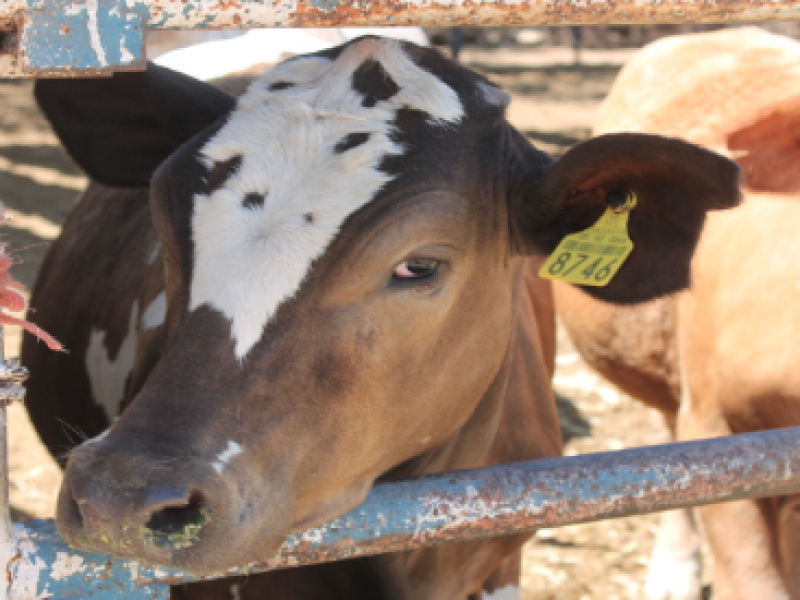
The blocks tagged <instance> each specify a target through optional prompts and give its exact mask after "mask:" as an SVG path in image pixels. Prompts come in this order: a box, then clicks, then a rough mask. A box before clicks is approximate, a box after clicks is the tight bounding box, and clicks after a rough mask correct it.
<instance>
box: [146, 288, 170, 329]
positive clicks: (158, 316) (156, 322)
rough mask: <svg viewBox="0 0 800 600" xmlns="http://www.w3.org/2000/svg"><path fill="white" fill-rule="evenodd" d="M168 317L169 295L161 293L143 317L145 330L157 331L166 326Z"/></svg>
mask: <svg viewBox="0 0 800 600" xmlns="http://www.w3.org/2000/svg"><path fill="white" fill-rule="evenodd" d="M166 317H167V293H166V292H161V293H160V294H159V295H158V296H156V297H155V298H153V301H152V302H151V303H150V304H149V305H148V306H147V308H146V309H145V311H144V314H143V315H142V327H144V328H145V329H155V328H157V327H161V326H162V325H163V324H164V319H166Z"/></svg>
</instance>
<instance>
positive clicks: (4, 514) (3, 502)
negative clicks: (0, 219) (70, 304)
mask: <svg viewBox="0 0 800 600" xmlns="http://www.w3.org/2000/svg"><path fill="white" fill-rule="evenodd" d="M0 210H1V209H0ZM4 344H5V339H4V335H3V325H2V324H0V369H2V370H3V371H5V366H6V353H5V347H4ZM7 413H8V411H7V410H6V403H5V402H0V565H3V574H4V578H5V577H8V575H7V574H8V560H9V558H10V557H9V555H8V549H9V548H10V547H11V539H10V537H11V536H10V535H9V534H10V524H9V517H8V419H7V418H6V417H7V416H8V414H7ZM7 589H8V586H7V585H0V600H6V597H7Z"/></svg>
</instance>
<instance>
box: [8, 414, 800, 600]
mask: <svg viewBox="0 0 800 600" xmlns="http://www.w3.org/2000/svg"><path fill="white" fill-rule="evenodd" d="M797 492H800V428H794V429H784V430H777V431H770V432H761V433H753V434H746V435H738V436H731V437H726V438H718V439H714V440H705V441H699V442H689V443H682V444H667V445H663V446H651V447H647V448H636V449H632V450H625V451H621V452H608V453H603V454H588V455H584V456H577V457H570V458H557V459H548V460H541V461H532V462H525V463H517V464H510V465H502V466H498V467H491V468H486V469H473V470H466V471H457V472H453V473H442V474H439V475H431V476H426V477H421V478H418V479H414V480H409V481H401V482H393V483H386V484H381V485H378V486H375V488H374V490H373V491H372V493H371V494H370V496H369V498H368V499H367V500H366V502H364V504H362V505H361V506H359V507H358V508H356V509H354V510H352V511H350V512H349V513H347V514H345V515H343V516H341V517H339V518H338V519H334V520H333V521H330V522H329V523H326V524H324V525H321V526H320V527H316V528H313V529H310V530H308V531H305V532H302V533H296V534H294V535H292V536H291V537H290V538H289V539H288V540H287V541H286V542H285V543H284V545H283V546H282V548H281V550H280V552H279V553H278V555H277V556H275V557H273V558H271V559H269V560H267V561H264V562H263V563H259V564H254V565H250V566H248V567H246V568H243V569H239V570H236V571H232V572H231V573H230V574H242V573H254V572H259V571H264V570H269V569H275V568H283V567H291V566H297V565H302V564H311V563H318V562H326V561H331V560H341V559H344V558H352V557H357V556H367V555H372V554H379V553H383V552H397V551H401V550H408V549H412V548H419V547H424V546H433V545H436V544H441V543H445V542H454V541H464V540H470V539H479V538H487V537H494V536H500V535H509V534H514V533H524V532H531V531H534V530H536V529H539V528H542V527H557V526H561V525H568V524H573V523H584V522H587V521H595V520H599V519H608V518H614V517H622V516H628V515H636V514H643V513H647V512H657V511H662V510H669V509H674V508H681V507H686V506H694V505H701V504H710V503H716V502H724V501H730V500H737V499H741V498H747V497H760V496H775V495H783V494H790V493H797ZM13 545H14V548H13V550H12V555H14V558H13V559H12V561H11V563H10V564H9V580H10V581H11V582H13V583H12V587H11V589H10V594H9V597H10V598H12V599H15V600H21V599H22V598H38V597H39V596H37V595H36V594H41V593H49V594H52V596H51V597H52V598H76V597H86V598H103V599H105V598H120V597H124V598H137V599H138V598H159V597H166V596H163V595H162V596H158V594H159V593H162V594H163V593H164V592H163V591H159V585H164V584H175V583H180V582H187V581H194V580H195V579H194V578H193V577H191V575H189V574H185V573H179V572H176V571H172V570H168V569H163V568H146V567H143V566H140V565H137V564H136V563H134V562H132V561H130V560H126V559H117V558H113V557H111V556H106V555H100V554H89V553H78V552H75V551H73V550H70V549H69V548H68V547H67V546H66V545H65V544H64V543H63V542H62V541H61V540H60V539H59V538H58V535H57V534H56V532H55V528H54V526H53V524H52V522H41V521H40V522H33V523H29V524H27V525H25V526H21V525H20V526H16V529H15V531H14V536H13ZM221 575H222V574H221ZM221 575H220V576H221ZM131 582H133V583H136V584H138V585H139V586H141V589H140V590H139V591H140V592H141V593H142V594H144V595H140V596H136V595H134V591H133V590H134V588H133V587H132V583H131ZM119 586H122V587H121V588H120V589H122V590H124V593H123V592H118V595H116V596H115V595H113V594H114V593H117V592H115V590H116V589H117V588H118V587H119ZM161 589H162V590H163V588H161ZM87 590H88V591H87ZM90 592H91V594H96V595H90ZM25 594H28V595H25ZM30 594H33V595H30ZM103 594H107V595H103ZM108 594H110V595H108ZM146 594H150V595H149V596H148V595H146Z"/></svg>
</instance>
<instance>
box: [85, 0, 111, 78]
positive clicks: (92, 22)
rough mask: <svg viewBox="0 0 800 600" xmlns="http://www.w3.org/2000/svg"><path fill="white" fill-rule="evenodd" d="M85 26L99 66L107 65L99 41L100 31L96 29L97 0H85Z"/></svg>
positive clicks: (104, 53)
mask: <svg viewBox="0 0 800 600" xmlns="http://www.w3.org/2000/svg"><path fill="white" fill-rule="evenodd" d="M86 13H87V16H88V18H87V19H86V26H87V27H88V29H89V39H90V40H91V44H92V50H94V52H95V54H96V55H97V60H98V62H99V63H100V66H102V67H107V66H108V60H106V51H105V49H104V48H103V44H101V43H100V31H99V30H98V29H97V0H86Z"/></svg>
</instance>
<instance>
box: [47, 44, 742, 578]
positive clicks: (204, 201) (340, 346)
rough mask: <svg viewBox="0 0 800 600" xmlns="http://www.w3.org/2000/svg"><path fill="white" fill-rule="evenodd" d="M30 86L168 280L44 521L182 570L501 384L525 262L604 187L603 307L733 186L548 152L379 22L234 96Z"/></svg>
mask: <svg viewBox="0 0 800 600" xmlns="http://www.w3.org/2000/svg"><path fill="white" fill-rule="evenodd" d="M37 97H38V99H39V102H40V104H41V106H42V107H43V109H44V110H45V112H46V114H47V115H48V117H49V118H50V120H51V122H52V123H53V124H54V126H55V128H56V131H57V132H58V133H59V135H60V137H61V138H62V140H63V141H64V144H65V145H66V146H67V148H68V150H69V151H70V152H71V154H72V155H73V157H74V158H75V159H76V160H77V161H78V162H79V164H81V165H82V166H83V167H84V168H85V169H86V170H87V172H88V173H89V174H90V175H91V176H92V177H93V178H95V179H97V180H99V181H101V182H103V183H106V184H108V185H117V186H149V189H150V202H151V212H152V216H153V221H154V223H155V226H156V228H157V230H158V233H159V236H160V239H161V242H162V248H163V249H162V255H163V260H164V263H165V276H164V279H165V281H164V285H165V288H166V292H167V298H168V310H167V319H166V322H165V324H164V327H165V329H166V335H165V338H166V340H167V341H166V345H165V348H164V350H163V358H162V359H161V360H160V362H159V364H158V365H157V367H156V368H155V370H154V371H153V372H152V374H151V375H150V376H149V378H148V379H147V381H146V383H145V384H144V386H143V388H142V389H141V391H140V392H139V394H138V395H137V397H136V398H135V399H134V400H133V402H132V403H131V405H130V407H129V408H128V410H127V411H126V412H125V413H124V414H123V415H122V416H121V418H120V419H119V420H118V421H117V422H116V423H115V424H114V426H113V427H112V428H111V430H110V432H109V433H108V434H107V435H106V436H105V437H104V438H103V439H100V440H96V441H92V442H90V443H87V444H85V445H83V446H82V447H80V448H78V449H77V450H76V451H74V453H73V454H72V456H71V459H70V462H69V465H68V468H67V472H66V478H65V482H64V486H63V488H62V492H61V498H60V503H59V509H58V521H59V527H60V531H61V532H62V534H63V535H64V537H65V538H66V539H67V540H68V541H69V542H70V543H71V544H73V545H75V546H78V547H81V548H85V549H91V550H105V551H111V552H114V553H116V554H121V555H128V556H134V557H137V558H141V559H145V560H149V561H152V562H157V563H162V564H169V565H174V566H179V567H182V568H186V569H189V570H192V571H195V572H207V571H219V570H220V569H222V568H224V567H230V566H235V565H240V564H244V563H247V562H250V561H253V560H256V559H261V558H265V557H267V556H268V555H270V554H271V553H272V552H274V551H275V550H276V548H277V547H278V545H279V544H280V543H281V541H282V540H283V539H284V538H285V537H286V535H287V534H288V533H289V532H290V531H293V530H298V529H302V528H305V527H308V526H312V525H316V524H319V523H321V522H324V521H326V520H328V519H330V518H333V517H335V516H337V515H339V514H341V513H342V512H344V511H346V510H347V509H349V508H351V507H353V506H355V505H356V504H358V503H359V502H361V501H362V500H363V499H364V497H365V495H366V494H367V493H368V491H369V490H370V487H371V486H372V484H373V483H374V482H375V480H376V479H377V478H379V477H381V476H382V475H384V474H386V473H388V472H390V471H392V470H393V469H394V468H396V467H398V466H399V465H402V464H404V463H406V462H407V461H410V460H412V459H414V458H415V457H419V456H421V455H424V454H425V453H428V452H431V451H433V450H434V449H436V448H440V447H442V446H443V445H444V444H446V442H447V441H448V440H449V439H450V438H452V436H454V434H455V433H456V432H457V431H458V430H459V429H460V428H461V427H462V426H463V425H464V423H465V422H467V420H468V419H470V417H471V415H473V413H475V411H476V407H478V406H479V405H480V403H481V401H482V399H483V398H484V397H486V395H487V391H488V390H490V388H492V386H493V385H502V381H501V380H502V377H504V376H505V375H504V373H507V371H504V369H503V365H504V364H507V362H508V355H509V348H510V346H511V344H512V343H513V334H514V320H515V310H516V309H515V305H516V297H517V295H518V293H519V292H518V290H519V285H518V284H519V280H520V273H521V266H522V264H523V262H524V257H525V256H526V255H529V254H543V253H546V252H547V251H549V250H551V249H553V248H554V247H555V245H556V244H557V243H558V242H559V240H560V239H561V238H562V237H563V236H564V235H565V234H567V233H571V232H574V231H577V230H580V229H583V228H585V227H587V226H588V225H589V224H590V223H591V222H593V221H594V220H596V219H597V218H598V217H599V215H600V214H601V213H602V212H603V210H604V209H605V198H606V196H607V195H608V194H609V193H610V192H614V191H617V190H620V189H624V190H627V189H632V190H635V191H636V192H637V194H638V196H639V200H640V205H639V207H638V208H637V210H636V211H635V213H634V215H633V216H632V218H631V237H632V238H633V240H634V242H635V243H636V244H637V249H636V251H635V252H634V254H633V255H632V257H631V258H630V260H629V262H628V263H627V264H626V265H625V267H623V269H622V270H621V271H620V273H619V274H618V275H617V277H616V278H615V280H614V281H613V282H612V283H611V284H610V285H609V286H608V287H606V288H598V289H596V290H594V291H593V292H592V293H594V294H596V295H598V296H600V297H602V298H605V299H608V300H613V301H619V302H632V301H639V300H643V299H647V298H652V297H654V296H657V295H661V294H665V293H669V292H672V291H674V290H676V289H679V288H681V287H683V286H685V284H686V283H687V281H688V273H689V265H688V263H689V258H690V256H691V253H692V250H693V248H694V244H695V242H696V240H697V236H698V234H699V230H700V227H701V224H702V221H703V218H704V214H705V211H706V210H708V209H709V208H720V207H724V206H729V205H732V204H734V203H736V202H737V200H738V187H737V176H738V171H737V169H736V167H735V166H734V165H733V164H732V163H730V162H728V161H727V160H725V159H722V158H720V157H718V156H716V155H714V154H712V153H709V152H707V151H704V150H702V149H699V148H697V147H694V146H690V145H688V144H685V143H682V142H678V141H674V140H666V139H663V138H658V137H653V136H643V135H617V136H608V137H606V138H599V139H596V140H593V141H590V142H587V143H585V144H582V145H581V146H579V147H577V148H575V149H573V150H572V151H571V152H569V153H568V154H567V155H566V156H565V157H563V158H562V159H561V160H560V161H558V162H553V161H552V159H550V158H549V157H548V156H547V155H545V154H544V153H542V152H539V151H537V150H536V149H535V148H533V147H532V146H531V145H530V144H529V143H528V142H527V141H526V140H525V138H524V137H523V136H521V135H520V134H519V133H518V132H517V131H516V130H514V129H513V128H512V127H511V126H510V125H509V124H508V122H507V121H506V120H505V118H504V109H505V107H506V105H507V104H508V101H509V98H508V96H507V95H506V94H505V93H503V92H502V91H501V90H499V89H498V88H496V87H495V86H494V85H492V84H491V83H490V82H488V81H487V80H485V79H484V78H482V77H481V76H479V75H477V74H475V73H473V72H471V71H469V70H467V69H465V68H462V67H460V66H459V65H457V64H455V63H453V62H451V61H449V60H447V59H445V58H443V57H442V56H440V55H439V54H438V53H437V52H436V51H434V50H431V49H423V48H419V47H416V46H414V45H412V44H408V43H401V42H397V41H393V40H384V39H379V38H362V39H359V40H356V41H353V42H351V43H349V44H346V45H344V46H341V47H339V48H336V49H333V50H330V51H325V52H322V53H318V54H314V55H309V56H303V57H299V58H295V59H292V60H290V61H288V62H286V63H283V64H282V65H280V66H278V67H277V68H275V69H274V70H273V71H271V72H270V73H268V74H267V75H266V76H264V77H263V78H261V79H260V80H258V81H256V82H255V83H254V84H253V85H252V87H251V88H250V89H249V91H248V92H247V93H246V94H245V95H244V96H243V97H242V98H240V99H239V100H238V101H235V100H233V99H231V98H229V97H227V96H226V95H224V94H222V93H221V92H219V91H217V90H216V89H214V88H212V87H211V86H208V85H206V84H202V83H200V82H196V81H194V80H190V79H188V78H186V77H184V76H181V75H178V74H176V73H172V72H170V71H167V70H165V69H160V68H157V67H153V66H151V67H149V69H148V71H147V72H146V73H143V74H127V75H117V76H115V77H113V78H112V79H111V80H109V81H51V82H40V83H39V84H38V87H37ZM109 301H110V302H113V299H109ZM498 382H499V383H498ZM548 400H549V399H543V401H548ZM553 426H555V424H553Z"/></svg>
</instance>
